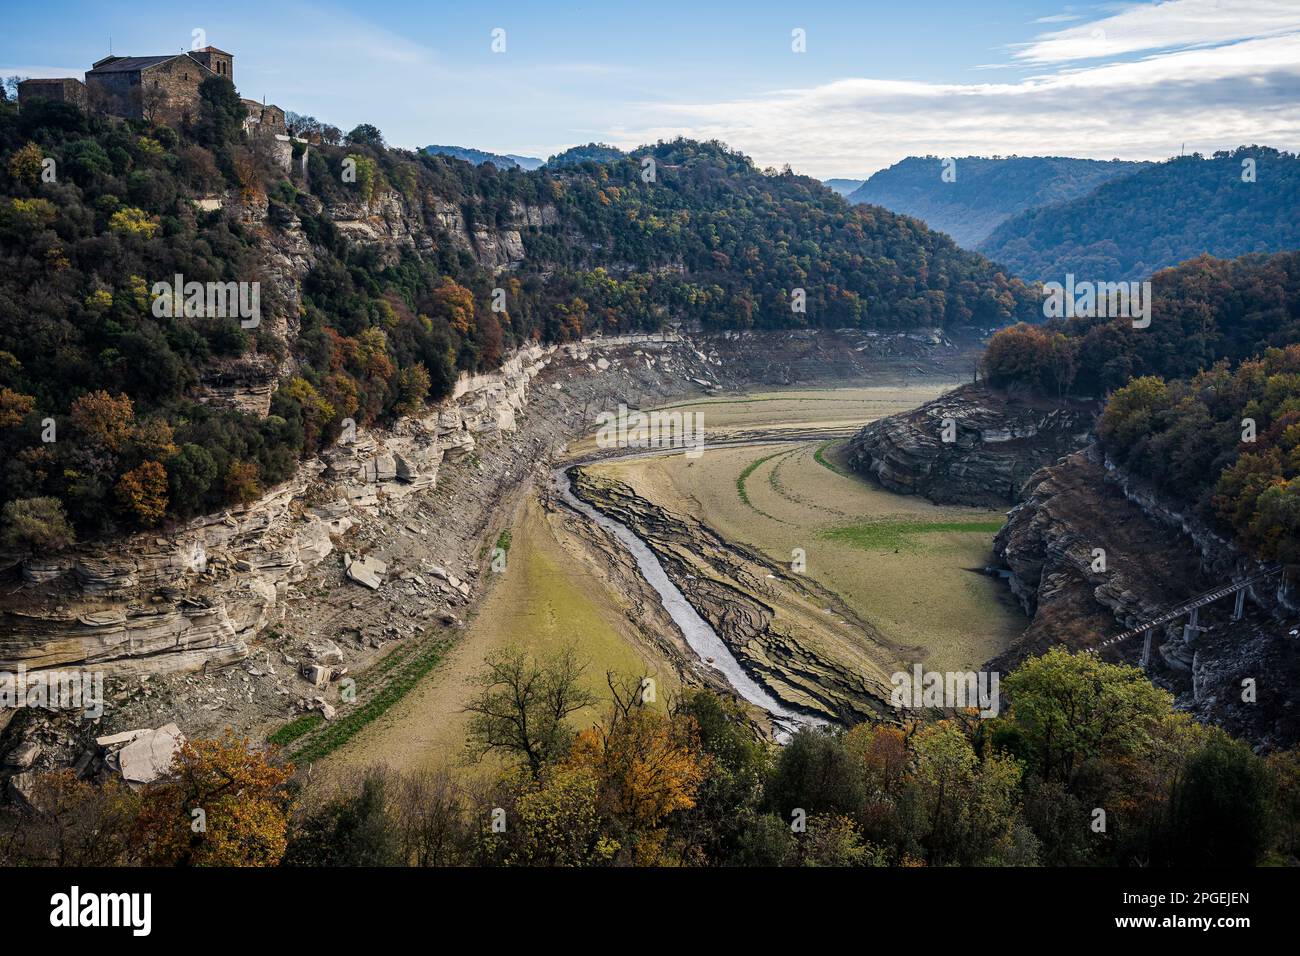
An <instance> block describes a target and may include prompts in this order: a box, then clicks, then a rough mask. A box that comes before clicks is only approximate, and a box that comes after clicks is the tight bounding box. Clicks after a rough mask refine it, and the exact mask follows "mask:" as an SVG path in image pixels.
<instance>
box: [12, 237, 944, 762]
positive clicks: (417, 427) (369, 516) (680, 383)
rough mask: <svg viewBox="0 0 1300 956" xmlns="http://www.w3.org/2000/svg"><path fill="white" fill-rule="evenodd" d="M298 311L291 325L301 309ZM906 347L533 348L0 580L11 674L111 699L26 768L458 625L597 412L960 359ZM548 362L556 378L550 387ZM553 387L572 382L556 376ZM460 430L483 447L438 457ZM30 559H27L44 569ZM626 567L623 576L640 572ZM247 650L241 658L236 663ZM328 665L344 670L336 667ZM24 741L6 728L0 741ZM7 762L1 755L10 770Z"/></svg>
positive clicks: (77, 758)
mask: <svg viewBox="0 0 1300 956" xmlns="http://www.w3.org/2000/svg"><path fill="white" fill-rule="evenodd" d="M278 241H279V239H278V238H277V242H278ZM308 251H309V247H307V246H306V245H303V246H302V248H299V249H295V248H294V247H293V245H292V243H289V244H286V245H285V247H284V249H282V250H280V252H277V253H276V264H275V269H277V270H279V271H280V272H282V273H283V274H284V275H291V274H292V272H293V269H296V268H298V267H299V266H302V265H303V264H304V263H305V262H306V261H307V259H306V258H305V255H306V252H308ZM290 285H291V284H290ZM290 291H293V294H294V295H296V291H295V290H292V289H289V288H288V287H286V289H285V290H282V292H281V294H282V295H287V294H288V293H289V292H290ZM295 301H296V300H295ZM288 321H289V322H290V323H292V322H294V321H296V313H295V315H291V316H289V317H288ZM263 324H264V325H265V324H266V319H264V322H263ZM897 341H898V342H903V340H902V339H899V340H897ZM866 342H878V343H880V344H881V345H882V346H883V348H877V347H876V345H874V344H873V345H872V346H871V347H870V348H868V349H866V350H865V351H862V352H857V351H856V349H857V348H859V347H862V344H863V343H866ZM894 342H895V340H894V339H892V338H889V339H888V340H886V339H885V338H881V339H879V340H873V339H869V338H866V337H864V336H863V335H862V334H861V333H852V334H850V335H847V336H841V335H839V334H835V333H814V334H808V335H798V334H794V333H783V332H775V333H748V332H747V333H730V334H728V335H726V336H716V337H697V338H693V339H692V338H687V337H686V336H682V335H678V334H676V333H673V332H668V333H662V334H661V333H655V334H648V335H647V334H638V335H628V336H618V337H605V338H594V339H590V340H585V341H583V342H574V343H567V344H565V345H562V346H559V347H556V348H548V349H541V350H532V349H530V350H528V351H527V352H525V353H524V354H523V355H522V358H521V359H520V361H519V362H518V363H517V364H514V365H510V366H509V367H508V368H506V369H505V372H504V373H503V374H501V375H499V376H494V375H484V376H468V375H465V376H462V377H461V379H460V381H459V382H458V383H457V386H456V388H457V393H456V397H455V398H449V399H448V400H447V401H446V402H445V403H443V404H442V405H441V406H439V407H438V408H437V409H433V410H431V411H430V412H429V414H428V415H426V416H424V417H423V418H421V419H403V420H401V421H399V422H398V423H396V425H395V426H394V427H392V428H390V429H388V430H385V431H383V432H378V431H376V432H367V431H366V430H361V431H359V433H358V435H357V442H356V443H355V444H356V446H357V447H356V448H355V449H350V448H346V449H345V450H344V453H343V454H342V455H341V457H340V458H339V459H338V461H339V463H340V467H339V470H338V472H337V474H335V473H333V472H331V471H329V470H328V469H330V468H331V467H332V462H331V461H329V460H328V459H329V458H330V456H329V455H322V456H321V458H320V459H318V460H314V461H309V462H304V463H303V464H302V466H301V468H300V470H299V473H298V474H297V475H296V476H295V477H294V478H293V479H291V480H290V481H288V482H286V483H285V484H283V485H280V486H277V487H276V488H273V489H270V490H269V491H268V493H267V495H266V496H264V498H263V499H261V500H259V501H257V502H254V503H253V504H251V505H249V506H248V507H246V508H235V509H232V510H230V511H226V512H221V513H218V514H214V515H209V516H205V517H203V518H199V519H195V520H194V521H193V522H190V523H188V524H187V525H185V526H183V527H181V528H178V529H175V530H174V531H170V532H169V533H167V534H165V535H160V534H159V533H158V532H153V533H150V534H148V535H138V536H134V537H131V538H127V539H122V540H116V541H112V542H106V543H104V544H103V545H102V546H90V547H83V548H79V549H77V550H75V551H73V552H70V553H68V554H65V555H59V556H57V557H56V558H53V559H48V566H52V567H53V568H55V570H56V571H57V575H58V576H57V577H55V578H53V579H51V580H49V581H46V582H44V583H40V584H32V585H29V586H27V587H24V588H23V589H21V590H18V591H17V592H16V593H15V592H14V590H13V589H8V590H6V591H4V592H2V593H0V669H3V668H5V667H6V662H7V667H8V669H13V668H14V667H15V666H16V663H17V662H19V661H25V662H26V663H27V666H28V667H29V668H31V667H32V666H33V664H32V663H31V662H32V661H33V660H48V661H49V666H53V665H54V664H58V663H64V662H68V663H76V662H80V661H81V660H84V659H87V658H91V657H93V659H94V660H95V661H96V664H97V667H102V668H103V669H104V670H105V672H106V674H107V678H108V679H107V682H106V684H107V687H106V699H107V702H108V707H107V710H106V713H105V716H104V718H103V719H102V720H101V721H99V722H97V723H90V722H87V721H85V720H83V719H82V718H81V716H80V714H79V713H78V714H77V715H71V716H69V715H64V714H57V715H48V716H50V717H51V718H54V719H57V720H59V721H63V720H64V718H65V717H67V718H68V721H69V727H67V728H65V729H63V730H61V731H59V733H58V734H53V735H51V734H47V733H46V732H42V735H41V737H40V741H41V743H42V749H41V753H40V756H39V757H38V758H37V760H36V763H35V764H34V765H33V771H34V772H44V771H46V770H49V769H54V768H56V767H60V766H63V767H66V766H73V765H74V764H75V765H77V766H78V767H79V772H81V770H85V771H86V773H87V774H92V773H96V772H98V771H97V770H96V769H95V768H97V767H100V766H102V759H101V758H100V757H98V756H96V755H97V754H98V753H99V750H100V748H98V747H95V746H94V745H93V738H94V735H95V734H99V735H103V734H105V733H107V732H110V731H113V730H123V729H127V728H132V727H144V726H148V727H158V726H160V725H162V724H165V723H168V722H175V723H177V724H178V725H179V726H183V727H185V728H186V731H187V733H188V734H190V735H191V736H196V737H209V736H220V734H221V733H222V732H223V731H224V730H225V728H227V727H232V728H234V729H236V730H237V731H238V732H240V733H245V734H248V735H250V736H251V737H253V738H254V739H257V738H259V737H260V736H261V735H264V734H265V733H266V732H268V731H269V730H271V729H274V728H276V727H278V726H280V725H281V724H282V723H283V722H284V721H285V720H286V719H287V718H289V717H291V716H292V714H293V713H294V712H295V711H294V704H293V702H294V701H295V700H297V699H298V698H299V697H300V695H301V694H302V693H303V692H304V691H306V690H307V689H308V687H309V686H310V685H308V684H306V683H305V682H304V683H301V684H299V683H298V682H297V674H298V669H299V665H300V663H301V662H303V660H304V658H305V657H306V656H307V655H306V653H305V652H304V646H305V643H306V641H308V640H316V639H331V640H334V641H335V643H336V644H338V645H341V646H342V647H343V648H344V649H345V650H346V653H347V660H348V664H349V666H350V668H351V669H352V670H353V671H364V669H365V668H366V667H368V666H370V665H371V664H373V662H374V661H375V660H376V659H378V658H379V657H381V656H382V655H383V654H384V653H386V652H387V650H388V649H389V648H391V647H392V645H393V644H394V643H395V642H403V641H406V640H410V639H411V638H412V637H414V636H417V635H420V634H422V633H423V632H424V631H425V630H426V629H429V628H438V627H447V628H454V627H460V626H462V624H461V621H462V618H463V617H464V614H465V612H464V611H463V610H462V609H463V608H465V607H467V606H469V605H470V603H471V600H472V599H473V598H474V597H475V592H476V589H475V588H474V587H473V585H472V583H471V582H472V581H474V580H476V572H477V571H478V570H479V569H478V567H477V562H478V561H479V560H481V559H482V555H483V553H484V552H483V550H482V549H483V545H484V543H485V541H487V540H488V536H489V535H494V534H495V533H496V528H497V525H496V524H494V522H493V518H492V516H493V515H496V514H498V513H499V512H500V511H501V510H502V509H503V508H505V507H507V504H506V502H507V501H508V500H510V499H512V498H513V497H514V496H517V495H520V494H524V493H526V490H527V489H528V487H530V485H531V483H532V482H534V481H536V480H539V479H540V480H542V481H543V482H544V480H545V477H546V476H547V475H548V474H549V471H548V470H547V469H546V467H545V464H544V463H546V462H547V461H548V460H550V459H552V458H553V457H554V456H555V455H556V454H561V453H563V452H562V449H564V448H565V447H566V443H567V442H569V441H571V440H572V438H573V437H574V436H575V435H578V434H583V433H585V432H587V431H589V430H590V428H591V427H592V424H593V420H594V416H595V415H596V414H597V413H598V411H599V410H602V409H609V408H616V407H617V405H618V404H619V403H620V402H626V403H627V404H629V405H630V406H637V407H649V406H651V405H654V404H658V403H660V402H663V401H666V400H670V399H674V398H677V397H679V396H681V395H683V394H691V393H693V392H694V390H695V386H694V385H693V384H692V383H690V379H691V378H693V377H699V378H705V379H707V380H710V381H715V382H717V383H718V384H720V385H722V386H723V387H726V388H740V387H746V386H749V385H751V384H754V383H759V384H777V383H781V382H787V383H788V382H790V381H799V382H807V383H809V384H815V383H823V382H826V383H829V382H833V381H835V379H836V376H838V375H840V374H862V373H864V372H867V371H868V370H869V371H870V372H871V374H872V376H873V381H876V382H880V381H881V379H882V377H884V378H888V379H890V380H896V378H897V376H898V375H900V374H902V373H901V372H900V371H899V369H902V368H904V367H906V368H911V366H912V365H915V364H916V363H917V362H919V361H922V359H920V358H918V356H919V355H922V354H926V355H931V356H936V355H937V356H939V357H940V358H943V360H944V361H949V359H950V357H949V356H947V355H946V354H943V355H940V354H939V353H936V352H934V350H932V349H931V350H924V349H922V350H920V351H916V352H911V351H902V350H899V347H896V346H895V345H893V344H891V343H894ZM854 343H857V344H854ZM904 347H905V348H906V349H912V348H913V346H912V345H908V344H906V343H904ZM917 348H919V347H917ZM891 349H892V350H894V351H891ZM602 357H605V358H607V359H608V360H609V363H610V367H609V369H608V370H607V371H605V372H603V373H600V372H592V371H591V370H590V369H588V368H587V366H586V363H587V362H588V361H592V362H593V363H594V362H595V361H596V360H598V359H599V358H602ZM925 361H926V363H927V365H931V359H925ZM950 364H951V368H949V369H946V370H945V369H943V368H941V367H940V366H938V365H932V366H931V367H932V372H931V374H934V375H935V376H936V377H940V378H942V379H944V380H949V381H950V380H952V377H953V375H955V374H957V371H956V370H957V368H958V366H962V367H964V366H966V365H968V364H969V362H968V359H964V358H963V357H962V356H961V355H959V354H958V355H955V356H954V357H951V362H950ZM907 374H911V373H907ZM538 376H545V377H544V378H543V379H541V381H540V383H539V382H538ZM530 383H531V384H530ZM552 384H554V385H560V386H561V388H560V389H558V390H556V389H551V388H548V387H545V386H547V385H552ZM490 385H502V386H504V388H503V389H500V390H495V391H493V393H492V394H494V395H495V396H497V397H496V398H494V399H493V401H505V402H507V403H514V404H516V405H518V407H516V408H515V409H514V417H513V421H514V429H513V430H511V429H506V430H501V429H500V428H493V427H492V423H493V422H498V423H499V422H501V421H509V420H510V417H511V416H510V415H508V414H506V413H504V412H501V413H499V414H498V413H497V412H495V411H494V410H492V409H490V408H487V407H479V408H478V410H477V411H475V409H474V408H473V407H471V406H474V405H475V403H476V401H477V398H478V397H479V396H480V395H481V393H482V390H483V389H484V388H486V387H488V386H490ZM525 396H526V398H527V404H526V405H525V404H522V403H521V402H522V398H523V397H525ZM525 408H526V414H520V413H521V412H523V411H524V410H525ZM485 426H486V430H478V431H471V428H474V429H483V428H484V427H485ZM457 443H463V444H464V445H465V446H466V447H468V448H469V449H471V453H469V454H466V455H461V456H459V457H456V456H453V455H452V454H450V453H447V454H444V452H447V450H448V449H449V448H450V447H452V446H453V445H455V444H457ZM383 456H389V457H391V458H392V459H393V463H394V468H393V471H394V476H393V478H392V480H387V481H376V482H369V483H367V482H365V481H364V480H363V479H364V478H366V477H370V476H371V475H373V476H375V477H378V476H379V475H380V474H381V473H383V474H384V475H387V468H384V469H383V470H382V472H381V470H380V468H379V466H378V464H376V466H375V467H374V468H373V469H371V468H369V467H367V468H365V470H364V471H363V465H364V464H366V463H367V462H368V461H369V459H371V458H378V457H383ZM403 461H405V462H406V465H403ZM449 462H450V464H448V463H449ZM435 481H436V484H435ZM408 524H414V525H415V526H416V528H418V529H423V530H422V531H411V530H410V529H409V528H407V525H408ZM408 531H409V533H407V532H408ZM345 536H346V539H347V540H346V541H344V540H343V539H344V537H345ZM596 538H597V544H598V546H603V544H602V542H603V539H601V538H600V536H599V535H597V536H596ZM341 545H342V546H344V547H346V549H347V550H348V551H349V553H352V554H363V553H376V554H382V556H383V558H384V560H385V561H386V563H388V564H390V565H394V566H397V567H400V568H402V569H411V570H418V571H419V572H420V574H421V575H423V576H424V577H425V578H426V579H427V583H428V585H429V586H428V587H424V586H422V585H420V584H419V582H418V581H415V580H414V579H411V580H408V581H405V582H402V584H401V585H400V586H396V585H395V584H386V585H385V586H383V587H382V588H380V589H379V590H377V591H373V590H369V589H363V588H360V587H357V586H355V585H354V584H353V583H352V582H350V581H349V580H348V578H347V576H346V572H345V571H344V569H343V567H342V562H336V561H325V560H323V559H324V558H325V557H326V556H328V555H329V554H331V553H333V549H334V548H336V547H339V546H341ZM196 546H197V547H196ZM36 561H37V559H29V561H28V564H29V565H30V566H31V567H33V568H34V569H39V568H40V567H42V565H39V564H38V563H36ZM433 567H437V568H442V569H444V573H445V574H446V576H447V577H448V578H449V577H451V576H452V575H453V574H454V575H455V576H456V578H457V581H458V584H459V585H460V586H459V587H455V588H453V587H451V585H450V584H449V582H448V581H447V580H446V578H441V579H440V578H438V577H437V575H436V574H435V573H434V572H433V571H432V570H430V568H433ZM0 568H9V569H10V570H11V573H15V576H16V572H18V571H21V570H22V565H20V564H18V562H17V559H16V558H7V557H6V556H4V555H0ZM60 569H61V570H60ZM448 569H450V570H448ZM627 573H628V576H629V585H628V586H629V588H630V587H632V586H633V585H632V583H631V579H632V578H634V577H635V568H634V567H632V568H630V569H629V570H628V572H627ZM83 582H84V585H85V586H84V587H83ZM439 583H441V584H442V585H445V587H444V588H439V587H437V585H438V584H439ZM643 610H644V609H643ZM645 627H646V629H647V630H646V640H647V641H650V642H652V643H654V644H655V645H656V646H659V645H660V644H662V643H663V642H665V641H668V642H671V638H670V637H669V636H667V635H665V634H662V633H660V632H661V631H662V630H663V622H662V621H660V620H658V619H657V618H655V619H653V620H652V619H645ZM678 640H679V639H678ZM678 657H680V658H681V661H682V663H681V665H680V666H681V667H682V668H684V669H686V670H687V671H689V672H690V673H691V675H692V679H693V680H698V681H701V682H703V683H706V684H708V683H709V682H710V681H714V680H717V679H718V678H717V676H716V675H717V672H716V670H715V669H713V668H707V667H704V666H703V665H700V664H699V663H698V661H696V660H695V659H694V657H693V655H691V654H689V651H688V649H687V651H685V652H683V651H680V649H679V653H678ZM236 663H240V664H241V666H238V667H235V666H231V665H234V664H236ZM312 663H317V662H315V661H312ZM328 666H329V667H330V668H331V678H332V679H337V677H338V676H339V675H338V674H336V673H334V669H335V668H337V667H339V666H340V665H334V664H330V665H328ZM710 686H712V685H710ZM321 692H323V688H322V689H321V690H320V691H316V693H321ZM3 716H4V715H3V714H0V726H2V725H3ZM74 718H75V719H74ZM15 723H16V722H15ZM18 739H19V738H17V737H14V736H12V735H11V734H7V733H4V732H3V731H0V754H6V753H8V752H9V751H10V750H11V749H12V746H13V744H15V743H16V742H17V741H18ZM14 769H16V768H6V767H4V766H3V763H2V761H0V779H7V778H10V777H11V776H12V771H13V770H14ZM6 771H9V772H6Z"/></svg>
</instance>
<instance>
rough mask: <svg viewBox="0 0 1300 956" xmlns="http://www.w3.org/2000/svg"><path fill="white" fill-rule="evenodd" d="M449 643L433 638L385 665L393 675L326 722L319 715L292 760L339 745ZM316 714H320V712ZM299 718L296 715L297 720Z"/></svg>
mask: <svg viewBox="0 0 1300 956" xmlns="http://www.w3.org/2000/svg"><path fill="white" fill-rule="evenodd" d="M450 646H451V642H450V641H447V640H436V641H433V642H431V643H430V644H428V645H426V646H424V647H422V648H420V649H419V650H418V651H416V652H414V653H412V654H409V655H407V657H406V658H405V659H404V660H402V661H401V662H400V663H395V664H390V665H389V666H388V667H387V668H384V670H385V671H391V672H392V676H391V678H390V679H389V680H388V681H387V682H385V683H384V684H383V685H382V686H381V687H380V688H379V690H378V692H377V693H376V694H375V695H374V696H373V697H371V698H370V699H369V700H367V701H366V702H365V703H364V704H358V705H356V706H354V707H352V708H350V709H349V710H347V711H343V710H340V713H339V716H338V718H336V719H335V720H332V721H328V722H326V721H324V720H323V718H322V723H324V726H323V727H322V728H321V730H320V733H317V734H315V735H313V736H312V737H310V738H309V739H308V740H307V741H306V743H305V744H304V745H303V746H302V747H301V748H299V749H298V750H297V751H296V752H295V753H294V754H293V760H294V762H295V763H297V764H299V765H301V764H304V763H312V762H314V761H317V760H320V759H321V758H322V757H325V756H327V755H328V754H330V753H332V752H334V751H335V750H337V749H338V748H339V747H342V746H343V745H344V744H345V743H347V742H348V741H349V740H351V739H352V738H353V737H355V736H356V735H357V734H358V733H359V732H360V731H361V730H362V728H364V727H365V726H366V725H367V724H369V723H370V722H371V721H373V720H374V719H375V718H377V717H379V716H381V715H383V714H384V713H385V712H386V711H387V710H388V709H389V708H390V707H392V706H393V705H394V704H396V703H397V702H398V701H399V700H401V699H402V698H403V697H404V696H406V694H407V692H408V691H410V689H411V688H412V687H414V686H415V685H416V684H418V683H419V682H420V681H421V680H423V679H424V676H425V675H426V674H428V673H429V671H431V670H433V668H434V667H435V666H437V664H438V662H439V661H441V660H442V658H443V656H444V655H445V654H446V653H447V648H448V647H450ZM390 656H391V655H390ZM381 663H385V664H386V663H388V662H387V660H386V659H385V661H383V662H381ZM374 670H375V669H372V671H371V673H370V674H368V675H367V676H368V677H371V676H374ZM381 673H383V671H381ZM315 716H318V717H319V716H320V715H319V714H317V715H315ZM301 719H302V718H299V720H301ZM295 723H296V721H295ZM287 726H288V725H287ZM284 729H286V728H281V730H284ZM277 733H278V731H277ZM303 733H306V731H303ZM299 736H301V734H300V735H299Z"/></svg>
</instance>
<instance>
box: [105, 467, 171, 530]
mask: <svg viewBox="0 0 1300 956" xmlns="http://www.w3.org/2000/svg"><path fill="white" fill-rule="evenodd" d="M117 500H118V501H119V502H120V503H121V505H122V507H123V509H125V510H126V512H127V513H128V514H130V515H131V516H132V517H133V518H135V520H136V521H137V522H139V523H140V524H141V525H143V526H144V527H146V528H150V527H153V526H154V525H156V524H157V523H158V522H159V521H162V519H163V516H164V515H166V514H167V469H165V468H164V467H163V466H162V465H160V464H158V462H156V461H146V462H145V463H144V464H142V465H140V466H139V467H137V468H132V469H131V470H130V471H128V472H127V473H126V474H125V475H123V476H122V477H121V478H119V479H118V481H117Z"/></svg>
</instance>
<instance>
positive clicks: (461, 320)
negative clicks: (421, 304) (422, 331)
mask: <svg viewBox="0 0 1300 956" xmlns="http://www.w3.org/2000/svg"><path fill="white" fill-rule="evenodd" d="M433 303H434V309H433V312H434V315H435V317H437V318H443V319H446V320H447V322H448V323H449V324H450V325H451V327H452V328H453V329H455V330H456V331H457V332H459V333H460V334H461V335H469V333H470V330H471V329H473V328H474V293H472V292H470V290H469V289H467V288H465V287H464V286H463V285H461V284H460V283H458V282H456V281H455V280H453V279H451V278H444V279H443V280H442V285H440V286H438V288H436V289H434V290H433Z"/></svg>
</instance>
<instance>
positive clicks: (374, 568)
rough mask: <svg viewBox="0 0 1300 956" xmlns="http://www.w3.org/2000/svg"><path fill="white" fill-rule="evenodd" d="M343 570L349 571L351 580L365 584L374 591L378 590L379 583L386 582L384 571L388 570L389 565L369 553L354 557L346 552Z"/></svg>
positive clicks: (348, 574)
mask: <svg viewBox="0 0 1300 956" xmlns="http://www.w3.org/2000/svg"><path fill="white" fill-rule="evenodd" d="M343 570H344V571H346V572H347V576H348V578H349V579H350V580H352V581H356V582H357V583H358V584H363V585H365V586H366V587H368V588H370V589H371V590H372V591H377V590H378V589H379V585H381V584H383V582H384V573H385V572H386V571H387V570H388V565H387V564H385V563H384V562H383V561H380V560H379V559H378V558H372V557H370V556H369V555H367V556H365V557H362V558H354V557H352V556H351V555H349V554H345V555H343Z"/></svg>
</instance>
